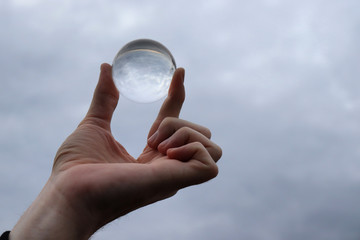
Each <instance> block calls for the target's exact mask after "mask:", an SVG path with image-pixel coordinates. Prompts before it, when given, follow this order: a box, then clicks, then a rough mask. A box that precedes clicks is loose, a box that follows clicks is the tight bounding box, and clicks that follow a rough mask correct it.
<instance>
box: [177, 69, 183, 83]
mask: <svg viewBox="0 0 360 240" xmlns="http://www.w3.org/2000/svg"><path fill="white" fill-rule="evenodd" d="M175 73H177V74H179V77H180V78H181V79H182V80H183V82H184V80H185V69H184V68H182V67H179V68H177V69H176V71H175Z"/></svg>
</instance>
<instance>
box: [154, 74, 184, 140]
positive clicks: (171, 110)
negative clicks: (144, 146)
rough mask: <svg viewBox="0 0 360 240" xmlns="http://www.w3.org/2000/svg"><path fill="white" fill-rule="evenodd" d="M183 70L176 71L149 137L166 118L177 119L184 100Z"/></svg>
mask: <svg viewBox="0 0 360 240" xmlns="http://www.w3.org/2000/svg"><path fill="white" fill-rule="evenodd" d="M184 77H185V70H184V69H183V68H178V69H176V71H175V73H174V75H173V78H172V81H171V84H170V88H169V92H168V96H167V98H166V99H165V101H164V103H163V104H162V106H161V108H160V111H159V114H158V116H157V118H156V119H155V121H154V123H153V125H152V127H151V128H150V131H149V135H148V136H151V135H152V134H153V133H154V132H155V131H156V130H157V129H158V127H159V125H160V123H161V122H162V120H163V119H164V118H166V117H179V115H180V111H181V107H182V105H183V103H184V100H185V87H184Z"/></svg>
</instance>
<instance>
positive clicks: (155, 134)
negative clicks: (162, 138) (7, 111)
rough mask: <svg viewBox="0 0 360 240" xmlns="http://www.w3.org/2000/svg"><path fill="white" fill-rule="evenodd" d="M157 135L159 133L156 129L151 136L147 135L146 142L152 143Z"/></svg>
mask: <svg viewBox="0 0 360 240" xmlns="http://www.w3.org/2000/svg"><path fill="white" fill-rule="evenodd" d="M158 135H159V133H158V131H156V132H155V133H154V134H153V135H152V136H151V137H149V139H148V143H154V142H155V140H156V138H157V136H158Z"/></svg>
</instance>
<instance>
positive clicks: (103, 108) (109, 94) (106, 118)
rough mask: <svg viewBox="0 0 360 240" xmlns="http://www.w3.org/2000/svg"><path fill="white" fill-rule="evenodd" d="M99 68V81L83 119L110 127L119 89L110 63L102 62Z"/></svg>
mask: <svg viewBox="0 0 360 240" xmlns="http://www.w3.org/2000/svg"><path fill="white" fill-rule="evenodd" d="M100 69H101V71H100V77H99V82H98V84H97V86H96V88H95V92H94V96H93V99H92V102H91V105H90V108H89V111H88V113H87V114H86V117H85V119H84V121H85V122H87V121H92V122H93V123H95V124H97V125H100V126H102V127H105V128H110V122H111V118H112V115H113V112H114V110H115V108H116V105H117V103H118V100H119V91H118V90H117V88H116V86H115V83H114V81H113V78H112V72H111V70H112V67H111V65H109V64H107V63H104V64H102V65H101V67H100Z"/></svg>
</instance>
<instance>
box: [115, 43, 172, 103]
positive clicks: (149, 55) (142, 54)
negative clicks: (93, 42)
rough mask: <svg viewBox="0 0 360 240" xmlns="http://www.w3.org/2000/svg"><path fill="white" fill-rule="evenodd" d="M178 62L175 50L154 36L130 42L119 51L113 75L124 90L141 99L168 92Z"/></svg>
mask: <svg viewBox="0 0 360 240" xmlns="http://www.w3.org/2000/svg"><path fill="white" fill-rule="evenodd" d="M175 69H176V64H175V60H174V57H173V56H172V54H171V52H170V51H169V50H168V49H167V48H166V47H165V46H164V45H162V44H161V43H159V42H156V41H154V40H150V39H138V40H134V41H131V42H129V43H128V44H126V45H125V46H124V47H122V48H121V49H120V51H119V52H118V53H117V54H116V56H115V58H114V61H113V64H112V76H113V79H114V81H115V84H116V86H117V87H118V89H119V91H120V94H121V95H122V96H124V97H126V98H127V99H130V100H132V101H134V102H138V103H150V102H155V101H157V100H160V99H162V98H163V97H165V96H166V95H167V92H168V89H169V86H170V83H171V79H172V76H173V74H174V72H175Z"/></svg>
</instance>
